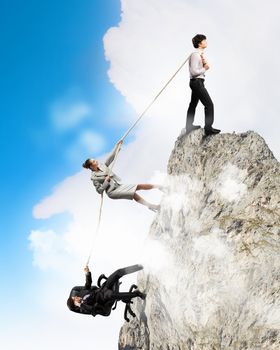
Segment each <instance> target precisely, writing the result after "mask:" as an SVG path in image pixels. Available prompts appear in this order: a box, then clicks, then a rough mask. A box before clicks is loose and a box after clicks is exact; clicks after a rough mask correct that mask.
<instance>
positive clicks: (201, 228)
mask: <svg viewBox="0 0 280 350" xmlns="http://www.w3.org/2000/svg"><path fill="white" fill-rule="evenodd" d="M279 175H280V165H279V163H278V161H277V160H276V159H275V158H274V156H273V154H272V152H271V151H270V149H269V148H268V146H267V145H266V143H265V141H264V140H263V139H262V137H260V136H259V135H258V134H256V133H254V132H251V131H250V132H246V133H241V134H219V135H215V136H210V137H206V138H205V137H204V136H203V132H202V130H196V131H194V132H192V133H191V134H189V135H185V136H183V137H181V138H179V139H177V141H176V143H175V147H174V149H173V151H172V153H171V156H170V159H169V163H168V178H167V184H168V191H167V192H166V193H165V194H164V195H163V198H162V203H161V210H160V212H158V213H157V214H156V216H155V219H154V222H153V224H152V226H151V229H150V233H149V239H148V241H150V242H156V243H157V246H155V247H156V248H155V249H154V254H153V255H152V258H150V259H149V261H148V263H147V264H145V263H144V267H145V269H144V271H143V272H140V273H139V275H138V286H139V289H140V290H141V291H145V292H146V293H147V298H146V300H145V301H144V302H143V301H142V300H137V301H135V302H134V304H133V306H132V309H133V311H134V312H135V313H136V318H134V319H132V320H131V321H130V322H129V323H127V322H125V323H124V325H123V327H122V328H121V330H120V337H119V350H140V349H141V350H235V349H236V350H237V349H238V350H239V349H240V350H241V349H242V350H243V349H244V350H245V349H246V350H258V349H263V350H279V349H280V176H279ZM157 247H158V248H157ZM159 262H160V264H159ZM155 266H157V267H156V269H155V268H154V267H155Z"/></svg>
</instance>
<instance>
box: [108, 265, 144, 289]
mask: <svg viewBox="0 0 280 350" xmlns="http://www.w3.org/2000/svg"><path fill="white" fill-rule="evenodd" d="M140 270H143V266H142V265H132V266H128V267H124V268H122V269H118V270H117V271H115V272H114V273H112V274H111V275H110V276H109V277H108V279H107V281H106V282H105V286H106V287H107V288H108V289H111V288H113V286H114V284H115V283H117V282H118V281H119V279H120V278H121V277H123V276H124V275H128V274H130V273H134V272H137V271H140Z"/></svg>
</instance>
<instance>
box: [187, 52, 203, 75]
mask: <svg viewBox="0 0 280 350" xmlns="http://www.w3.org/2000/svg"><path fill="white" fill-rule="evenodd" d="M200 62H201V57H200V54H199V53H196V52H195V53H193V54H192V55H191V58H190V72H191V75H192V76H193V77H196V76H199V75H200V74H203V73H205V72H206V68H204V67H203V68H200V67H199V63H200Z"/></svg>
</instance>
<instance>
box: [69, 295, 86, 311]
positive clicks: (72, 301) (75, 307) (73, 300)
mask: <svg viewBox="0 0 280 350" xmlns="http://www.w3.org/2000/svg"><path fill="white" fill-rule="evenodd" d="M81 300H82V298H81V297H78V296H74V297H73V296H70V297H69V298H68V299H67V306H68V308H69V309H70V310H71V311H74V312H80V305H81Z"/></svg>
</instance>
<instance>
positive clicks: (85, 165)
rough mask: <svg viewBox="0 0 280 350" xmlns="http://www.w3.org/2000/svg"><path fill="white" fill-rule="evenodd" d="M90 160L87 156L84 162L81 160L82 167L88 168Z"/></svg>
mask: <svg viewBox="0 0 280 350" xmlns="http://www.w3.org/2000/svg"><path fill="white" fill-rule="evenodd" d="M90 161H91V159H89V158H88V159H87V160H86V161H85V162H83V167H84V168H85V169H89V168H90Z"/></svg>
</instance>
